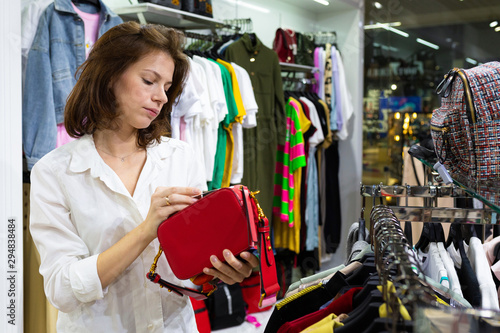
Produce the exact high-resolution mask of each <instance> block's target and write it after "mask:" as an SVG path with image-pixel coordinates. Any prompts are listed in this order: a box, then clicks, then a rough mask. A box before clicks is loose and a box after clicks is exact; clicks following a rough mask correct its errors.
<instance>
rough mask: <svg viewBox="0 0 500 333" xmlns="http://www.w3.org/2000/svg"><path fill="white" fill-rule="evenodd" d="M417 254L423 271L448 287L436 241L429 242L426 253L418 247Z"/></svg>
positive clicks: (446, 275) (448, 282)
mask: <svg viewBox="0 0 500 333" xmlns="http://www.w3.org/2000/svg"><path fill="white" fill-rule="evenodd" d="M417 255H418V259H419V260H420V267H421V268H422V271H423V273H424V274H425V275H427V276H428V277H430V278H431V279H433V280H434V281H436V282H438V283H439V284H441V285H443V286H445V287H446V288H450V281H449V279H448V272H447V271H446V268H445V266H444V264H443V261H442V260H441V256H440V255H439V250H438V247H437V245H436V243H435V242H430V243H429V247H428V251H427V253H425V252H423V251H421V250H420V249H419V250H418V251H417Z"/></svg>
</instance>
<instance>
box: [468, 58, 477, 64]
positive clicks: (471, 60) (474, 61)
mask: <svg viewBox="0 0 500 333" xmlns="http://www.w3.org/2000/svg"><path fill="white" fill-rule="evenodd" d="M465 61H467V62H468V63H469V64H472V65H477V61H476V60H474V59H472V58H465Z"/></svg>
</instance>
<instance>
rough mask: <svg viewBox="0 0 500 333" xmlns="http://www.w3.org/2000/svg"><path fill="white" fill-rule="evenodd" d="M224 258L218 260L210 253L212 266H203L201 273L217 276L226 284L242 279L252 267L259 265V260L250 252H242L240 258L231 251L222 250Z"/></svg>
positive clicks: (247, 275) (248, 274) (248, 273)
mask: <svg viewBox="0 0 500 333" xmlns="http://www.w3.org/2000/svg"><path fill="white" fill-rule="evenodd" d="M223 256H224V260H225V261H226V262H222V261H220V260H219V259H218V258H217V256H215V255H212V256H211V257H210V261H211V262H212V265H213V268H207V267H205V268H204V269H203V273H205V274H207V275H212V276H213V277H215V278H219V279H220V280H221V281H222V282H224V283H226V284H235V283H239V282H241V281H243V280H244V279H246V278H247V277H249V276H250V274H252V270H253V268H254V267H257V266H258V265H259V260H258V259H257V257H256V256H254V255H253V254H251V253H250V252H242V253H241V254H240V258H236V257H235V256H234V255H233V254H232V253H231V251H229V250H224V251H223Z"/></svg>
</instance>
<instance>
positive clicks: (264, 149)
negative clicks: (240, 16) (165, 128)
mask: <svg viewBox="0 0 500 333" xmlns="http://www.w3.org/2000/svg"><path fill="white" fill-rule="evenodd" d="M253 37H254V39H252V38H251V36H250V35H249V34H248V33H245V34H244V35H243V36H242V37H241V38H240V39H238V40H237V41H235V42H234V43H232V44H231V45H229V46H227V48H226V51H225V52H224V57H225V58H226V59H227V60H228V61H230V62H234V63H236V64H238V65H240V66H241V67H243V68H244V69H245V70H246V71H247V72H248V73H249V74H250V79H251V82H252V86H253V88H254V93H255V100H256V101H257V105H258V108H259V112H258V113H257V126H256V127H254V128H249V129H244V131H243V143H244V148H243V149H244V152H245V153H244V154H245V159H244V162H243V164H244V170H245V171H244V174H243V178H242V182H243V183H244V184H245V185H247V186H248V187H249V188H251V189H255V190H260V193H259V203H260V205H261V207H262V209H263V211H264V214H265V215H266V216H272V204H273V184H274V168H275V165H276V152H277V146H278V143H280V144H283V143H284V138H285V124H286V121H285V101H284V95H283V84H282V80H281V72H280V65H279V61H278V56H277V55H276V53H275V52H274V51H273V50H271V49H270V48H268V47H266V46H265V45H264V44H262V42H261V41H260V39H259V38H257V36H255V35H253Z"/></svg>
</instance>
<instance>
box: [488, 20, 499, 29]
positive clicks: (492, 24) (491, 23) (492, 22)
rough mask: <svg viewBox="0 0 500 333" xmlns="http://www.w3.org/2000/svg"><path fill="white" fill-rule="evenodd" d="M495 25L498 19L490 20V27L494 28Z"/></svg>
mask: <svg viewBox="0 0 500 333" xmlns="http://www.w3.org/2000/svg"><path fill="white" fill-rule="evenodd" d="M497 25H498V21H491V22H490V27H491V28H494V27H496V26H497Z"/></svg>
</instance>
